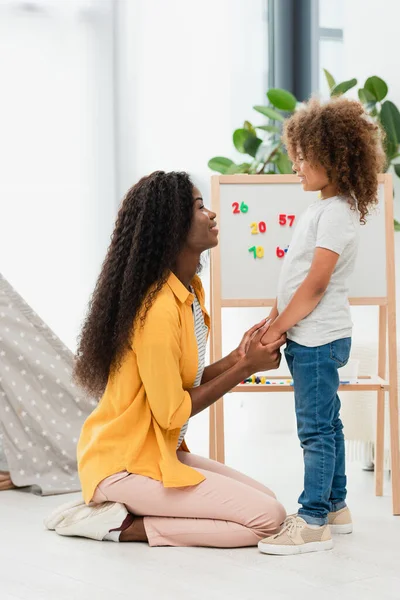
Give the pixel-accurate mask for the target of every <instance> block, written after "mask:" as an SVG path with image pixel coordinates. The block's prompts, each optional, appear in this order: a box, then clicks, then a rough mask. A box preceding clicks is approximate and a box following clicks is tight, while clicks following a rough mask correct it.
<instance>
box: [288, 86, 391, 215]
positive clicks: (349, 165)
mask: <svg viewBox="0 0 400 600" xmlns="http://www.w3.org/2000/svg"><path fill="white" fill-rule="evenodd" d="M283 141H284V143H285V145H286V147H287V150H288V154H289V156H290V158H291V160H293V161H294V160H295V158H296V156H297V154H298V152H299V150H300V151H301V152H302V154H303V156H304V158H305V159H306V160H307V161H309V162H310V163H311V164H319V165H322V166H323V167H324V168H325V170H326V172H327V174H328V178H329V180H330V181H331V182H334V183H335V184H336V186H337V190H338V195H340V196H345V197H347V198H353V199H355V200H357V203H358V210H359V211H360V221H361V223H363V224H364V223H365V222H366V219H365V217H366V216H367V215H368V213H369V209H370V208H371V207H373V206H374V205H376V204H377V202H378V193H377V192H378V174H379V173H381V172H382V170H384V168H385V162H386V159H385V153H384V150H383V144H382V142H383V131H382V129H381V128H380V127H379V125H377V124H375V123H373V122H372V120H371V118H370V117H369V116H368V115H367V113H366V112H365V110H364V108H363V106H362V105H361V104H360V103H359V102H357V101H355V100H348V99H346V98H343V97H340V98H336V99H332V100H330V101H329V102H327V103H326V104H322V103H321V102H319V101H318V100H316V99H311V100H310V101H309V102H307V103H306V104H305V105H304V106H303V107H302V108H300V109H299V110H298V111H296V112H295V113H294V115H293V116H292V117H290V118H289V119H288V120H287V121H286V124H285V127H284V135H283Z"/></svg>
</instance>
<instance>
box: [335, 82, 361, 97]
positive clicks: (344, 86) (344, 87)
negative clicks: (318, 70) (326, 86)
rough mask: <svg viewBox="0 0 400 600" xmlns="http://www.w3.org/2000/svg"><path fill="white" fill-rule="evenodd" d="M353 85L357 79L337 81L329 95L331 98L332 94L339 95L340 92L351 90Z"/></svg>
mask: <svg viewBox="0 0 400 600" xmlns="http://www.w3.org/2000/svg"><path fill="white" fill-rule="evenodd" d="M355 85H357V79H349V80H348V81H342V83H338V84H337V85H335V87H334V88H333V90H331V97H332V98H333V97H334V96H341V95H342V94H345V93H346V92H348V91H349V90H351V88H353V87H354V86H355Z"/></svg>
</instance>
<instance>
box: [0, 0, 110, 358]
mask: <svg viewBox="0 0 400 600" xmlns="http://www.w3.org/2000/svg"><path fill="white" fill-rule="evenodd" d="M25 4H28V3H25ZM23 5H24V3H23V2H17V1H15V2H10V1H5V0H2V1H1V3H0V55H1V57H2V69H1V77H2V97H1V110H0V131H1V135H0V164H1V178H0V198H1V218H0V256H1V265H0V269H1V271H2V273H3V274H4V275H5V277H6V278H8V279H9V281H10V283H11V284H12V285H14V286H15V288H16V289H17V291H18V292H19V293H20V294H21V295H22V296H23V297H24V298H25V299H26V301H27V302H28V303H30V304H31V305H32V306H33V307H34V309H35V310H36V311H37V312H38V313H39V314H40V315H41V316H42V317H43V318H44V319H45V321H46V322H47V323H48V325H50V327H52V328H54V330H55V331H56V333H57V334H58V335H60V337H61V338H62V339H63V340H64V342H65V343H67V344H68V345H69V346H70V347H71V348H72V349H74V348H75V340H76V336H77V333H78V331H79V327H80V322H81V319H82V316H83V314H84V311H85V307H86V304H87V301H88V298H89V294H90V292H91V290H92V288H93V285H94V281H95V279H96V276H97V273H98V270H99V267H100V264H101V261H102V259H103V256H104V252H105V248H106V246H107V243H108V237H109V234H110V230H111V226H112V220H113V217H114V213H115V181H114V164H113V161H114V148H113V143H114V141H113V108H112V107H113V104H112V99H113V96H112V38H111V33H112V20H111V10H110V9H111V4H110V2H109V0H103V1H102V2H101V3H98V2H89V1H86V0H83V1H82V0H79V1H78V0H58V1H57V2H56V3H54V2H49V1H44V2H42V1H40V0H38V2H34V3H33V5H34V8H35V7H36V10H24V9H23Z"/></svg>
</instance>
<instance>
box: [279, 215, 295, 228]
mask: <svg viewBox="0 0 400 600" xmlns="http://www.w3.org/2000/svg"><path fill="white" fill-rule="evenodd" d="M295 218H296V217H295V215H279V225H282V226H284V225H286V224H287V220H288V221H289V227H292V226H293V223H294V220H295Z"/></svg>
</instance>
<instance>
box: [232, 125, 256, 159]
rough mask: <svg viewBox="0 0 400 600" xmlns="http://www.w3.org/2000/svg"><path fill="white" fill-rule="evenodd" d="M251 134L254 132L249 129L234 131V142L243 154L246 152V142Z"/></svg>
mask: <svg viewBox="0 0 400 600" xmlns="http://www.w3.org/2000/svg"><path fill="white" fill-rule="evenodd" d="M251 135H252V134H251V133H250V131H247V129H236V131H234V132H233V143H234V146H235V148H236V150H238V151H239V152H241V153H242V154H246V149H245V147H244V143H245V141H246V140H247V139H248V138H249V137H251Z"/></svg>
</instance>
